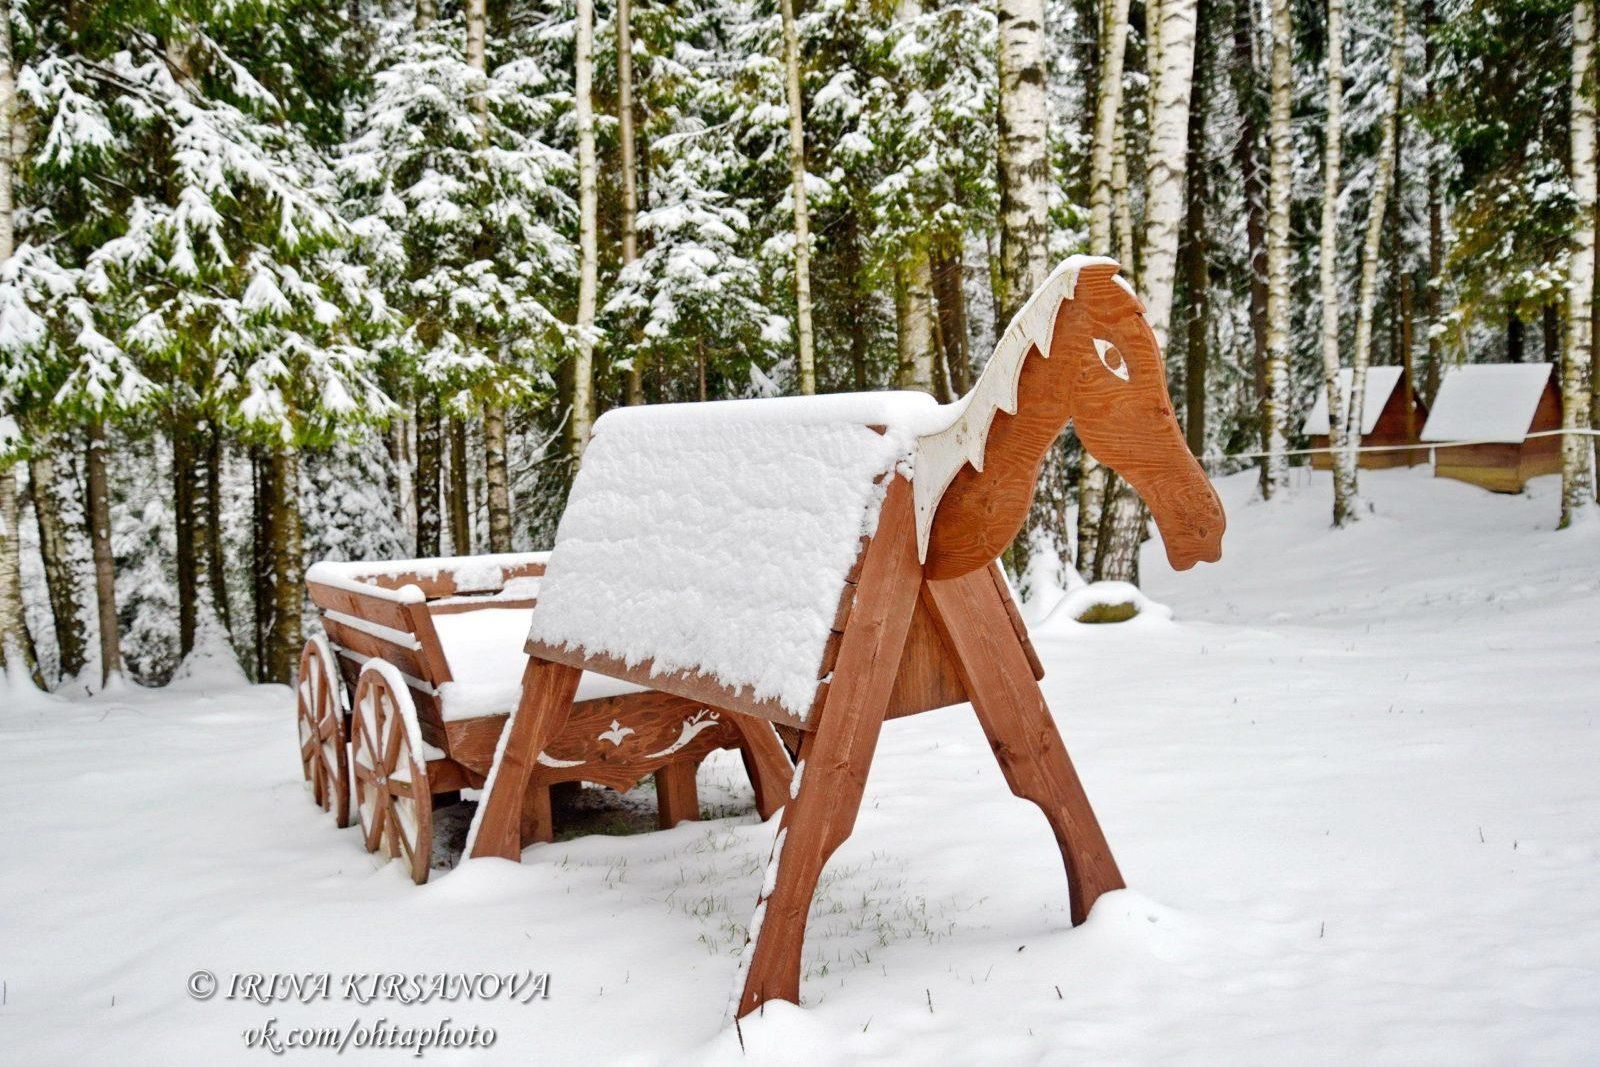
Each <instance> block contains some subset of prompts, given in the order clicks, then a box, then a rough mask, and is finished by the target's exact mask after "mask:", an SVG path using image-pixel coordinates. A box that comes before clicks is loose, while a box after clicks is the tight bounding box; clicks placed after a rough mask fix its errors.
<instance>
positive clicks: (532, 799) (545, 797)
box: [518, 785, 556, 848]
mask: <svg viewBox="0 0 1600 1067" xmlns="http://www.w3.org/2000/svg"><path fill="white" fill-rule="evenodd" d="M518 836H519V837H520V838H521V841H522V845H523V847H524V848H525V847H527V846H528V845H545V844H549V843H550V842H551V841H554V840H555V839H556V819H555V811H554V805H553V804H552V803H551V802H550V787H549V786H547V785H530V786H529V787H528V789H527V792H526V793H525V794H524V795H523V798H522V823H521V827H520V830H519V834H518Z"/></svg>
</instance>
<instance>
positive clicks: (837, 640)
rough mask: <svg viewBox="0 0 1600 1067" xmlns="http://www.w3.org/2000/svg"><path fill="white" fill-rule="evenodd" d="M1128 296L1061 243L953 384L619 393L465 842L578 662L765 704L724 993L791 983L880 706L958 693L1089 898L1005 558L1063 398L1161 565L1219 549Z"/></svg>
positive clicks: (586, 471) (1106, 268)
mask: <svg viewBox="0 0 1600 1067" xmlns="http://www.w3.org/2000/svg"><path fill="white" fill-rule="evenodd" d="M1143 310H1144V309H1143V305H1142V304H1141V303H1140V302H1139V299H1138V297H1136V296H1135V295H1134V294H1133V291H1132V290H1131V289H1130V288H1129V287H1128V286H1127V284H1126V283H1125V282H1123V280H1122V279H1121V278H1119V277H1117V266H1116V264H1115V263H1114V262H1112V261H1110V260H1105V259H1098V258H1090V257H1073V258H1072V259H1070V260H1068V261H1067V262H1066V263H1064V264H1062V266H1061V267H1059V268H1058V269H1057V270H1056V271H1055V272H1054V273H1053V274H1052V275H1051V276H1050V278H1049V279H1048V280H1047V281H1046V282H1045V284H1044V285H1043V286H1042V287H1041V289H1040V290H1039V291H1038V292H1037V293H1035V294H1034V296H1033V297H1032V298H1031V299H1030V300H1029V302H1028V303H1027V304H1026V305H1025V306H1024V307H1023V309H1022V310H1021V311H1020V312H1018V314H1017V316H1016V318H1015V319H1014V320H1013V321H1012V323H1011V325H1010V327H1009V328H1008V329H1007V330H1006V333H1005V334H1004V335H1003V337H1002V339H1001V342H1000V344H999V346H997V349H996V351H995V354H994V356H993V358H991V360H990V361H989V364H988V366H987V367H986V368H985V370H984V373H983V374H982V376H981V377H980V378H979V380H978V383H977V385H976V386H975V387H974V388H973V390H972V391H971V392H970V393H969V394H967V396H965V397H964V398H962V399H961V400H959V401H957V402H956V403H954V404H951V405H947V406H944V407H940V406H938V405H936V404H934V403H933V402H932V400H931V398H928V397H926V396H921V395H918V396H907V395H906V394H898V395H896V394H861V395H857V396H844V397H815V398H784V399H775V400H756V401H730V402H724V403H716V404H700V405H662V406H655V407H636V408H623V409H616V410H614V411H612V412H609V413H607V414H606V415H605V416H604V417H603V418H602V419H600V420H599V422H598V423H597V424H596V426H595V433H594V437H593V439H592V441H591V442H590V444H589V446H588V450H587V451H586V452H585V454H584V459H583V465H582V467H581V468H580V470H579V472H578V475H577V478H576V480H575V482H574V485H573V490H572V495H571V498H570V500H569V503H568V506H567V511H566V513H565V514H564V515H563V517H562V521H561V527H560V530H559V532H558V534H557V537H556V544H555V548H554V551H553V552H552V554H551V557H550V562H549V568H548V570H547V572H546V576H545V585H544V586H543V588H542V590H541V596H540V602H539V606H538V607H537V608H536V609H535V611H534V617H533V625H532V629H531V632H530V636H529V641H528V645H527V649H528V652H529V654H530V657H531V658H530V659H529V662H528V668H527V674H526V678H525V681H524V685H523V693H522V700H521V702H520V703H519V705H518V707H517V710H516V712H515V713H514V714H513V716H512V719H511V722H510V724H509V726H508V727H507V733H506V737H505V739H504V741H503V742H502V745H501V751H500V755H499V757H498V759H497V761H496V764H495V768H494V772H493V775H492V776H491V779H490V782H489V786H488V789H487V791H486V795H485V798H484V802H483V803H482V804H481V805H480V807H479V809H478V814H477V818H476V819H475V821H474V824H473V828H472V834H471V837H470V839H469V842H468V851H469V853H470V854H471V855H473V856H500V857H505V858H508V859H516V858H518V857H519V854H520V842H519V838H518V833H517V820H518V813H519V812H520V811H521V809H522V807H523V791H524V789H525V788H526V787H527V785H528V784H529V783H530V782H531V781H532V776H533V775H534V773H535V771H536V768H537V761H536V757H537V754H538V753H539V752H540V751H541V750H542V749H543V748H544V746H545V745H546V744H547V743H549V741H550V739H551V738H553V737H556V736H559V734H560V733H561V731H562V730H563V729H564V726H565V723H566V720H567V716H568V714H569V709H570V707H571V704H572V696H573V693H574V690H575V689H576V687H577V686H578V685H579V682H580V678H581V677H582V676H583V674H584V672H586V671H587V672H597V673H600V674H605V675H609V676H612V677H616V678H622V679H626V680H629V681H633V682H635V683H638V684H648V685H651V686H653V687H655V688H658V689H661V690H663V691H665V692H668V693H674V694H678V695H681V696H684V697H686V698H689V699H693V700H699V701H704V702H707V703H709V704H713V705H715V706H718V707H725V708H731V709H734V710H736V711H739V712H743V713H744V714H746V715H750V716H753V717H759V718H763V719H767V720H769V721H771V722H773V723H775V724H778V725H779V727H780V729H784V730H786V731H790V732H791V735H792V736H796V737H798V739H799V762H798V764H797V767H796V771H795V778H794V784H793V786H792V789H791V793H790V797H791V799H790V801H789V803H788V804H787V805H786V806H785V808H784V811H783V816H782V822H781V824H780V827H779V830H778V833H777V836H776V839H775V842H774V845H773V849H772V856H771V859H770V860H769V866H768V871H767V875H766V879H765V883H764V887H763V889H762V892H761V894H760V897H759V899H758V901H757V903H756V909H755V915H754V917H753V918H752V920H751V923H750V927H749V930H750V941H749V943H748V944H747V946H746V949H745V952H744V954H743V956H742V958H741V961H740V965H739V971H738V977H737V979H736V987H735V1012H736V1014H737V1015H745V1014H747V1013H749V1012H751V1011H753V1010H755V1009H756V1008H758V1007H760V1005H761V1004H762V1003H763V1002H765V1001H766V1000H768V999H771V998H774V997H777V998H782V999H785V1000H789V1001H794V1002H798V1000H799V993H800V949H801V943H802V940H803V938H804V935H805V924H806V915H807V911H808V909H809V907H810V904H811V898H812V894H813V892H814V890H815V888H816V885H817V880H818V877H819V876H820V874H821V872H822V869H823V866H824V864H825V863H826V862H827V859H828V857H829V856H830V855H831V854H832V853H833V851H834V850H835V849H836V848H837V847H838V845H839V844H840V843H841V842H843V841H844V840H845V838H846V837H848V836H849V834H850V832H851V829H852V827H853V826H854V823H855V817H856V811H857V809H858V807H859V805H860V803H861V798H862V793H863V790H864V788H865V784H866V776H867V772H868V768H869V767H870V765H871V763H872V755H873V750H874V748H875V746H876V744H877V740H878V734H879V731H880V729H881V728H882V727H883V724H884V722H885V720H887V719H891V718H895V717H898V716H903V715H911V714H916V713H918V712H921V711H926V710H930V709H932V708H938V707H944V706H947V705H952V704H961V703H966V702H969V701H970V702H971V704H972V707H973V710H974V712H975V713H976V714H977V717H978V720H979V722H980V723H981V724H982V726H983V730H984V733H985V735H986V736H987V738H988V740H989V743H990V746H991V748H992V749H993V752H994V756H995V758H996V759H997V760H998V762H999V764H1000V766H1001V769H1002V770H1003V772H1004V774H1005V777H1006V781H1007V782H1008V784H1009V785H1010V786H1011V789H1012V791H1013V792H1014V793H1016V794H1017V795H1018V796H1021V797H1023V798H1025V799H1027V800H1030V801H1032V802H1033V803H1035V804H1037V805H1038V806H1039V808H1040V809H1041V811H1043V813H1044V815H1045V817H1046V819H1047V821H1048V822H1049V824H1050V827H1051V830H1052V831H1053V833H1054V836H1055V839H1056V842H1057V845H1058V846H1059V848H1060V850H1061V854H1062V857H1063V860H1064V862H1065V865H1066V869H1067V880H1068V889H1069V894H1070V903H1071V914H1072V919H1073V922H1074V923H1079V922H1082V921H1083V920H1084V919H1085V918H1086V917H1087V915H1088V913H1089V909H1090V908H1091V907H1092V906H1093V904H1094V902H1095V900H1096V898H1097V897H1099V896H1100V895H1101V894H1102V893H1104V892H1107V891H1108V890H1113V889H1118V888H1121V887H1122V885H1123V880H1122V875H1121V873H1120V871H1119V870H1118V868H1117V864H1116V861H1115V860H1114V859H1113V858H1112V855H1111V850H1110V847H1109V846H1108V845H1107V843H1106V840H1105V838H1104V836H1103V835H1102V833H1101V830H1100V826H1099V823H1098V821H1097V820H1096V818H1095V814H1094V810H1093V808H1091V806H1090V804H1089V800H1088V797H1087V796H1086V795H1085V793H1084V789H1083V786H1082V783H1081V782H1080V781H1079V779H1078V776H1077V773H1076V771H1075V770H1074V768H1073V765H1072V761H1071V760H1070V759H1069V758H1068V755H1067V750H1066V747H1065V745H1064V744H1063V743H1062V740H1061V737H1060V736H1059V734H1058V733H1057V731H1056V725H1055V721H1054V719H1053V718H1052V716H1051V714H1050V710H1049V708H1048V707H1047V706H1046V705H1045V701H1044V697H1043V694H1042V693H1041V692H1040V689H1039V685H1038V679H1039V678H1040V677H1041V676H1042V675H1043V668H1042V666H1041V664H1040V662H1039V659H1038V657H1037V656H1036V655H1035V654H1034V652H1033V649H1032V646H1031V645H1030V644H1029V642H1028V636H1027V632H1026V629H1025V627H1024V626H1023V625H1022V623H1021V622H1020V620H1019V617H1018V614H1017V610H1016V607H1015V604H1014V603H1013V601H1012V599H1011V596H1010V593H1009V592H1008V590H1007V588H1006V585H1005V581H1004V578H1003V576H1002V574H1001V573H1000V571H999V569H998V566H997V564H996V562H995V560H996V557H997V556H998V555H999V553H1000V552H1001V550H1002V549H1003V548H1004V547H1005V546H1006V545H1007V544H1008V543H1009V542H1010V541H1011V540H1012V538H1013V537H1014V536H1015V535H1016V533H1017V531H1018V530H1019V529H1020V527H1021V525H1022V522H1023V520H1024V518H1025V517H1026V514H1027V510H1028V506H1029V504H1030V502H1031V500H1032V497H1033V492H1034V486H1035V483H1036V480H1037V477H1038V472H1039V468H1040V465H1041V464H1042V462H1043V459H1044V457H1045V455H1046V452H1047V451H1048V449H1049V448H1050V446H1051V444H1052V443H1053V442H1054V440H1055V438H1056V437H1057V435H1058V434H1059V433H1060V432H1061V430H1062V429H1063V428H1064V427H1065V425H1066V424H1067V422H1068V421H1069V420H1070V421H1073V422H1074V423H1075V426H1076V428H1077V432H1078V434H1079V437H1080V439H1081V440H1083V442H1084V443H1085V446H1086V447H1087V448H1089V450H1090V451H1091V452H1093V453H1094V454H1095V455H1096V456H1097V457H1098V458H1099V459H1100V460H1101V461H1102V462H1103V463H1106V464H1107V465H1108V466H1110V467H1112V468H1113V469H1115V470H1117V471H1118V472H1120V473H1121V474H1122V475H1123V476H1124V477H1126V478H1127V479H1128V480H1129V482H1130V483H1131V484H1132V485H1133V486H1134V487H1135V488H1136V489H1137V490H1138V491H1139V492H1140V494H1141V495H1142V496H1143V497H1144V499H1145V501H1146V502H1147V503H1148V504H1149V506H1150V509H1151V512H1152V514H1153V515H1154V517H1155V519H1156V521H1157V523H1158V525H1159V527H1160V529H1161V532H1162V537H1163V540H1164V541H1165V543H1166V548H1167V554H1168V557H1169V559H1170V560H1171V561H1172V563H1173V565H1174V566H1175V567H1177V568H1179V569H1183V568H1186V567H1189V566H1191V565H1193V564H1194V563H1195V562H1196V561H1198V560H1215V559H1217V558H1218V557H1219V555H1220V552H1221V547H1220V546H1221V537H1222V531H1223V525H1224V518H1223V514H1222V507H1221V504H1220V502H1219V501H1218V499H1217V496H1216V494H1215V492H1214V491H1213V490H1212V487H1211V485H1210V483H1209V482H1208V481H1207V480H1206V477H1205V474H1204V473H1203V472H1202V471H1201V469H1200V466H1199V464H1198V463H1197V462H1196V461H1195V459H1194V457H1193V456H1191V455H1190V454H1189V451H1188V449H1187V447H1186V446H1185V444H1184V439H1183V435H1182V432H1181V431H1180V430H1179V428H1178V424H1177V421H1176V419H1175V418H1174V417H1173V413H1172V405H1171V401H1170V399H1169V397H1168V394H1167V388H1166V379H1165V375H1164V373H1163V370H1162V361H1161V353H1160V351H1159V349H1158V347H1157V345H1156V341H1155V337H1154V335H1153V334H1152V333H1151V331H1150V328H1149V326H1148V325H1147V324H1146V322H1145V320H1144V316H1143V314H1142V312H1143ZM641 455H643V456H646V457H647V462H644V461H641V460H640V456H641ZM619 572H620V573H619ZM686 577H687V578H689V579H691V580H692V581H693V582H694V583H695V584H694V587H693V588H691V589H686V588H685V586H684V581H685V579H686Z"/></svg>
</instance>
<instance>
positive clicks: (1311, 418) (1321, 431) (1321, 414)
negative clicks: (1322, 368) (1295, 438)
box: [1300, 367, 1401, 437]
mask: <svg viewBox="0 0 1600 1067" xmlns="http://www.w3.org/2000/svg"><path fill="white" fill-rule="evenodd" d="M1400 375H1401V369H1400V368H1399V367H1368V368H1367V387H1366V389H1365V390H1363V392H1364V393H1365V396H1364V398H1363V399H1362V402H1361V433H1362V435H1363V436H1364V435H1366V434H1369V433H1371V432H1372V431H1373V428H1374V427H1376V426H1377V425H1378V416H1380V415H1382V414H1383V405H1385V404H1387V403H1388V402H1389V394H1391V393H1393V392H1394V390H1395V387H1396V386H1397V385H1399V384H1400ZM1354 378H1355V371H1353V370H1351V369H1350V368H1349V367H1346V368H1344V369H1343V370H1341V371H1340V372H1339V397H1340V399H1341V401H1342V402H1343V403H1344V404H1346V405H1348V404H1349V403H1350V383H1351V382H1352V381H1353V380H1354ZM1300 432H1301V433H1303V434H1308V435H1311V436H1323V437H1326V436H1327V434H1328V390H1327V389H1326V388H1322V389H1318V390H1317V400H1316V403H1314V404H1312V405H1311V411H1310V413H1309V414H1307V415H1306V421H1305V424H1304V425H1302V426H1301V427H1300Z"/></svg>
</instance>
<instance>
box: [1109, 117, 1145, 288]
mask: <svg viewBox="0 0 1600 1067" xmlns="http://www.w3.org/2000/svg"><path fill="white" fill-rule="evenodd" d="M1121 115H1122V117H1121V118H1120V119H1118V121H1117V140H1116V143H1115V144H1113V145H1112V149H1111V151H1112V156H1111V200H1112V215H1113V217H1114V219H1115V226H1116V252H1115V253H1114V255H1115V256H1116V260H1117V262H1118V263H1120V264H1122V272H1123V274H1125V275H1126V276H1127V277H1128V279H1129V280H1130V281H1132V280H1133V279H1134V278H1135V277H1136V276H1137V275H1138V273H1139V262H1138V260H1137V259H1136V258H1135V257H1136V256H1137V254H1138V247H1137V246H1136V245H1135V244H1134V241H1133V197H1132V194H1131V193H1130V191H1129V189H1128V120H1127V115H1128V112H1127V103H1126V101H1124V103H1123V107H1122V109H1121Z"/></svg>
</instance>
